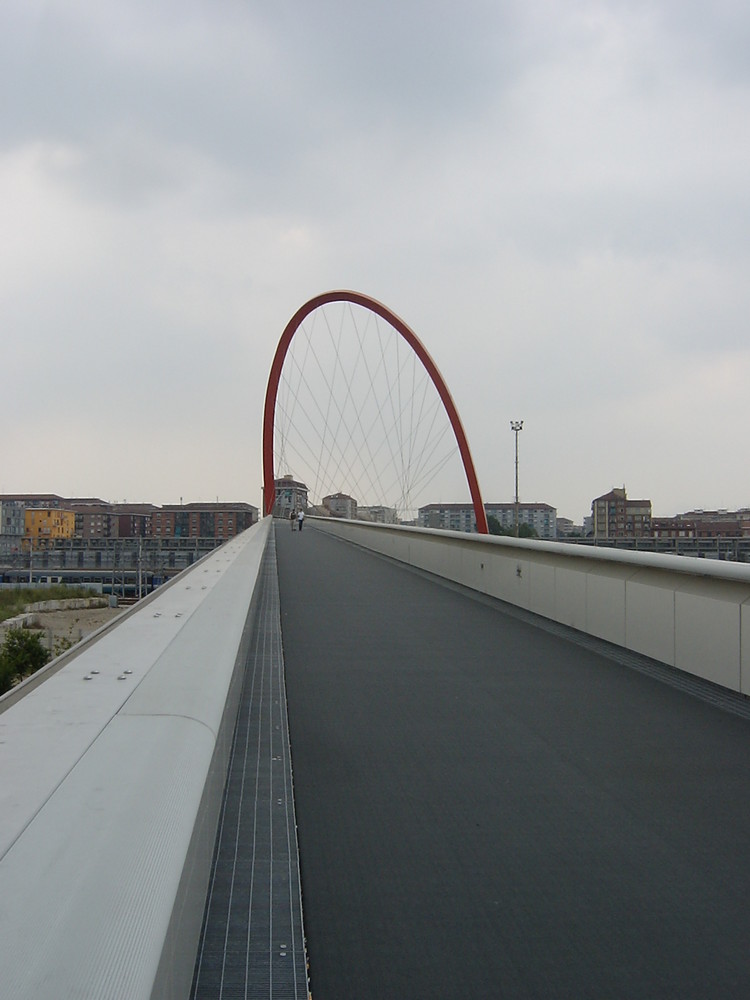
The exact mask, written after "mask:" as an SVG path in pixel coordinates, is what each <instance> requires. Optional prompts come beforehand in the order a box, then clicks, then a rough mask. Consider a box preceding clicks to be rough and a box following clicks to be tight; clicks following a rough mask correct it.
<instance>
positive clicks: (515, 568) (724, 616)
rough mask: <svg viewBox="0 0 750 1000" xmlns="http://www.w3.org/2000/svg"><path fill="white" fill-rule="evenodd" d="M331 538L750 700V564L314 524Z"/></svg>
mask: <svg viewBox="0 0 750 1000" xmlns="http://www.w3.org/2000/svg"><path fill="white" fill-rule="evenodd" d="M310 520H311V524H312V525H313V526H314V527H316V528H318V529H320V530H322V531H325V532H327V533H329V534H332V535H336V536H338V537H340V538H344V539H346V540H348V541H351V542H354V543H356V544H358V545H361V546H363V547H364V548H368V549H371V550H373V551H375V552H379V553H381V554H383V555H386V556H389V557H391V558H393V559H397V560H399V561H401V562H405V563H408V564H409V565H412V566H414V567H416V568H418V569H421V570H425V571H427V572H429V573H434V574H435V575H437V576H440V577H443V578H444V579H448V580H452V581H453V582H455V583H458V584H461V585H463V586H465V587H468V588H470V589H472V590H477V591H479V592H480V593H483V594H486V595H488V596H490V597H494V598H497V599H498V600H501V601H506V602H507V603H509V604H512V605H514V606H516V607H520V608H523V609H525V610H527V611H531V612H533V613H535V614H538V615H541V616H542V617H544V618H548V619H551V620H552V621H555V622H559V623H561V624H563V625H568V626H570V627H571V628H574V629H577V630H579V631H581V632H584V633H586V634H588V635H593V636H596V637H597V638H599V639H604V640H606V641H608V642H611V643H614V644H615V645H618V646H621V647H623V648H625V649H630V650H633V651H634V652H637V653H641V654H643V655H644V656H648V657H651V658H652V659H654V660H659V661H661V662H662V663H666V664H668V665H669V666H673V667H676V668H677V669H679V670H684V671H686V672H687V673H690V674H694V675H696V676H698V677H703V678H705V679H706V680H709V681H712V682H713V683H715V684H719V685H721V686H723V687H726V688H729V689H731V690H733V691H738V692H740V693H742V694H744V695H750V567H749V566H746V565H744V564H738V563H725V562H714V561H713V560H706V559H699V558H695V557H690V556H676V555H660V554H654V553H649V552H632V551H623V550H616V549H599V548H593V547H588V546H587V547H583V546H572V545H566V544H564V543H559V542H543V541H536V540H529V539H516V538H507V537H493V536H487V535H467V534H463V533H459V532H452V531H441V530H436V529H430V528H414V527H406V526H403V525H382V524H369V523H367V522H360V521H345V520H339V519H334V518H316V517H313V518H311V519H310Z"/></svg>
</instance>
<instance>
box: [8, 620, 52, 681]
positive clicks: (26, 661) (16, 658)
mask: <svg viewBox="0 0 750 1000" xmlns="http://www.w3.org/2000/svg"><path fill="white" fill-rule="evenodd" d="M48 660H49V652H48V651H47V650H46V649H45V648H44V646H43V645H42V640H41V638H40V637H39V636H38V635H37V634H36V633H35V632H30V631H29V630H28V629H25V628H9V629H8V631H7V632H6V633H5V640H4V641H3V645H2V647H0V694H3V693H4V692H5V691H8V690H9V689H10V688H11V687H12V686H13V683H14V681H15V679H16V678H17V677H27V676H28V675H29V674H33V673H36V671H37V670H39V668H40V667H43V666H44V664H45V663H46V662H47V661H48Z"/></svg>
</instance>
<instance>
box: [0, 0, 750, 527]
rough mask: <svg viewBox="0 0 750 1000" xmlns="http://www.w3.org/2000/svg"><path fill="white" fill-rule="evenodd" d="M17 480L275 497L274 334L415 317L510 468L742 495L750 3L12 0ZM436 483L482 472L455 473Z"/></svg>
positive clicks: (479, 444)
mask: <svg viewBox="0 0 750 1000" xmlns="http://www.w3.org/2000/svg"><path fill="white" fill-rule="evenodd" d="M0 28H2V30H0V53H1V54H2V59H0V74H1V76H0V79H2V82H3V84H4V86H3V88H2V92H3V94H4V95H5V101H4V102H3V104H2V110H1V111H0V114H1V115H2V123H3V129H2V137H3V138H2V142H1V143H0V212H1V213H2V217H3V220H4V226H3V236H4V239H3V243H2V246H1V247H0V258H1V259H2V264H3V266H2V267H0V308H1V309H2V315H3V320H4V347H5V350H4V355H3V372H2V390H3V403H4V407H3V410H4V428H3V429H4V434H3V443H2V449H0V482H4V484H5V486H6V487H10V488H17V487H25V486H30V487H31V488H32V489H34V488H43V487H45V486H46V485H47V484H48V483H49V482H55V483H57V484H59V486H60V487H61V489H62V490H63V491H64V492H72V491H73V490H74V489H78V488H80V490H81V491H82V492H83V493H89V494H90V493H93V492H94V490H95V488H97V487H98V488H100V489H101V490H102V491H103V492H104V493H105V495H107V496H110V497H123V496H128V495H130V494H131V492H132V484H135V485H136V487H137V489H138V491H139V492H141V493H142V494H143V495H148V496H153V497H156V498H159V500H160V501H161V502H175V501H176V500H177V499H178V498H179V497H180V496H181V495H182V496H187V495H191V496H206V495H207V493H208V491H207V489H206V486H205V484H211V496H212V497H213V496H216V495H219V496H251V497H256V498H258V500H257V502H258V505H260V500H261V497H262V461H261V446H262V445H261V434H262V428H261V424H262V411H263V400H264V393H265V386H266V381H267V378H268V372H269V369H270V366H271V362H272V358H273V356H274V351H275V348H276V345H277V343H278V341H279V338H280V336H281V334H282V332H283V330H284V329H285V327H286V325H287V323H288V322H289V320H290V319H291V317H292V316H293V315H294V314H295V311H296V310H298V309H299V308H300V306H302V305H303V303H305V302H307V301H309V300H310V299H311V298H312V297H313V296H315V295H318V294H321V293H324V292H326V291H328V290H331V289H351V290H354V291H358V292H361V293H364V294H366V295H368V296H371V297H372V298H375V299H377V300H378V301H380V302H382V303H384V304H386V305H387V306H388V307H389V309H391V310H393V312H395V313H396V314H397V315H398V316H399V317H401V318H402V319H403V321H404V322H405V323H407V324H408V325H409V326H410V327H411V329H412V330H414V332H415V333H416V334H417V335H418V336H419V338H420V339H421V340H422V342H423V343H424V344H425V346H426V348H427V349H428V351H429V353H430V355H431V357H432V358H433V359H434V361H435V363H436V365H437V366H438V367H439V369H440V371H441V373H442V375H443V377H444V379H445V382H446V383H447V385H448V387H449V389H450V393H451V395H452V397H453V399H454V401H455V404H456V407H457V409H458V412H459V413H460V414H461V421H462V423H463V426H464V429H465V431H466V436H467V438H468V440H469V442H470V445H471V451H472V455H473V458H474V464H475V466H476V471H477V476H478V479H479V482H480V484H481V485H482V489H483V492H484V493H485V494H486V495H487V496H503V495H513V493H514V490H513V450H514V443H513V435H512V433H511V432H510V431H509V430H508V422H509V420H511V419H514V418H521V417H522V418H524V430H523V434H522V440H521V494H522V495H527V496H534V497H545V496H547V497H552V496H554V497H555V499H556V505H557V509H558V510H559V511H560V512H561V513H563V514H564V515H565V516H568V517H571V519H575V520H577V519H578V518H579V517H581V516H582V514H583V512H584V511H585V510H586V509H587V507H588V505H589V504H590V501H591V497H592V496H593V495H595V494H601V493H602V492H603V491H604V490H606V489H609V488H611V484H612V483H617V484H622V483H623V482H624V483H626V484H627V485H628V489H629V491H630V492H632V495H633V496H641V497H642V496H649V495H650V496H651V497H652V498H653V503H654V507H655V510H656V511H658V512H659V514H660V515H661V514H662V513H663V514H664V515H665V516H666V515H667V513H668V512H670V511H681V510H682V511H684V510H688V509H690V508H691V507H692V508H703V509H713V508H718V507H719V505H724V504H725V505H726V506H727V508H730V509H731V508H734V509H737V508H740V507H742V506H747V505H749V504H750V477H749V476H748V473H747V469H746V465H745V463H744V461H743V454H744V452H743V443H744V442H743V437H742V435H743V430H742V429H743V427H745V426H746V425H747V421H748V415H749V412H750V400H749V398H748V393H747V386H748V384H750V344H748V336H747V317H748V316H749V315H750V282H748V280H747V274H748V269H749V267H750V187H749V186H748V184H747V177H748V174H750V136H749V134H748V129H747V122H748V120H750V45H748V44H746V43H747V40H748V39H750V8H746V7H743V6H742V5H738V4H737V3H736V2H734V0H716V3H714V4H712V5H711V7H710V9H709V8H708V7H703V6H702V5H700V4H697V5H696V4H692V5H690V4H688V5H685V4H684V3H679V2H678V0H653V2H649V3H646V2H645V0H633V2H631V3H628V4H623V3H622V2H620V0H582V2H581V3H578V4H574V5H560V4H556V3H552V2H551V0H539V2H538V3H537V4H533V5H529V4H526V3H523V2H521V0H502V2H501V3H496V4H492V3H487V2H486V0H467V3H466V4H463V5H460V6H457V5H455V4H447V3H440V4H439V6H438V7H436V6H435V4H434V3H427V2H426V0H409V2H407V3H406V4H404V3H398V4H396V3H392V2H390V0H383V2H382V3H380V4H378V5H377V6H366V5H365V6H355V7H353V6H352V5H350V4H345V3H342V2H341V0H321V2H320V3H319V4H317V5H310V4H308V3H303V2H300V0H290V2H289V3H287V4H283V5H270V6H259V5H253V4H250V5H248V4H240V3H237V2H235V0H228V2H226V3H221V4H211V5H209V4H206V3H204V2H203V0H182V2H180V3H176V2H175V0H157V2H156V3H145V2H143V0H125V2H123V3H121V4H117V5H112V4H105V5H102V4H101V3H95V2H94V0H75V2H74V3H70V2H68V0H33V2H28V0H6V3H4V4H3V5H2V9H0ZM440 492H441V494H442V495H443V496H448V495H450V496H451V499H454V498H456V499H458V500H460V499H461V497H462V496H463V487H462V484H461V483H460V481H459V480H458V479H457V478H455V479H453V480H451V481H447V482H446V483H445V485H444V486H441V488H440Z"/></svg>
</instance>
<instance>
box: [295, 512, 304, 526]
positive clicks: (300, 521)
mask: <svg viewBox="0 0 750 1000" xmlns="http://www.w3.org/2000/svg"><path fill="white" fill-rule="evenodd" d="M304 520H305V512H304V510H301V511H300V512H299V514H298V515H297V523H298V524H299V530H300V531H302V524H303V522H304Z"/></svg>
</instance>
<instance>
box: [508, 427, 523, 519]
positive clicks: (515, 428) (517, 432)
mask: <svg viewBox="0 0 750 1000" xmlns="http://www.w3.org/2000/svg"><path fill="white" fill-rule="evenodd" d="M510 429H511V430H512V431H513V433H514V434H515V435H516V538H518V513H519V510H518V434H519V431H522V430H523V420H511V422H510Z"/></svg>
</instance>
